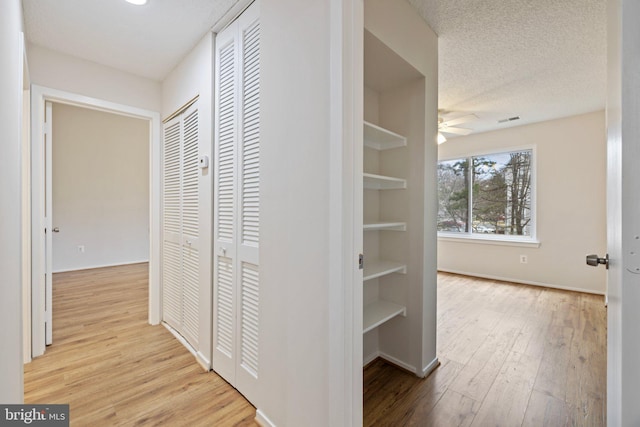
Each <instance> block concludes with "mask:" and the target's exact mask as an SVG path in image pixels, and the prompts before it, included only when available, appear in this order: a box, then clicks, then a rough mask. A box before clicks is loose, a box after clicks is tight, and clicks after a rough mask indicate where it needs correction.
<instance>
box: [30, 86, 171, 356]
mask: <svg viewBox="0 0 640 427" xmlns="http://www.w3.org/2000/svg"><path fill="white" fill-rule="evenodd" d="M31 105H32V111H31V134H32V135H33V138H32V146H31V152H32V156H31V181H32V206H31V214H32V289H31V309H32V310H31V311H32V313H31V314H32V315H31V328H30V329H31V355H32V357H37V356H39V355H42V354H43V353H44V351H45V348H46V345H47V344H50V343H51V338H52V335H51V331H52V328H51V319H52V315H51V314H52V313H51V310H52V304H51V297H52V289H51V285H52V281H51V277H52V273H53V272H54V271H69V270H79V269H86V268H92V267H100V266H107V265H117V264H125V263H132V262H136V261H137V262H140V261H147V260H148V262H149V311H148V318H149V323H151V324H158V323H159V319H160V292H159V265H158V259H159V250H160V249H159V244H158V241H159V238H158V237H159V235H160V204H159V187H160V178H159V177H160V148H159V147H160V136H159V135H160V132H159V128H160V115H159V113H157V112H153V111H148V110H142V109H138V108H135V107H130V106H126V105H121V104H115V103H111V102H108V101H104V100H99V99H95V98H89V97H84V96H80V95H76V94H71V93H67V92H63V91H58V90H55V89H48V88H43V87H39V86H33V87H32V97H31ZM47 111H48V113H49V114H47ZM56 112H58V113H60V114H61V117H62V118H64V120H63V122H65V121H66V122H67V123H66V124H64V125H62V127H60V128H59V129H58V130H61V131H62V135H61V136H63V137H64V138H66V137H69V136H70V137H71V142H69V141H66V142H65V141H62V144H61V146H62V148H63V149H62V152H61V153H59V155H58V156H57V158H56V160H55V161H54V160H53V156H52V155H51V154H52V153H53V155H54V156H55V150H54V149H52V148H51V141H52V140H53V139H54V138H55V140H56V142H54V143H53V144H56V143H57V141H58V139H57V138H56V136H54V135H53V134H52V130H55V129H52V128H53V127H56V128H58V125H57V124H56V119H55V113H56ZM79 115H81V116H79ZM48 116H49V117H53V122H47V117H48ZM74 117H75V119H74ZM109 121H111V122H113V123H111V124H110V125H109V124H107V123H108V122H109ZM116 122H117V124H114V123H116ZM52 123H53V126H52ZM131 124H134V126H133V127H134V128H136V126H137V130H136V131H135V132H137V133H138V134H139V135H138V138H142V139H146V141H148V143H147V144H144V143H143V144H142V145H143V146H144V147H137V150H134V149H133V148H132V147H131V143H130V141H129V142H128V143H127V142H126V141H125V143H123V142H122V141H120V143H115V142H111V141H109V138H107V135H110V137H111V138H113V137H114V135H113V134H111V132H110V131H109V130H108V129H109V128H110V127H120V128H123V127H124V128H127V126H129V125H131ZM65 127H66V128H65ZM74 128H75V129H76V130H77V129H82V130H83V132H84V136H82V135H79V134H76V135H75V136H73V135H66V136H65V133H69V132H70V133H73V132H74V131H73V129H74ZM70 129H71V130H70ZM132 129H133V128H132ZM120 130H122V129H120ZM130 131H131V129H130ZM126 133H127V132H124V135H126ZM47 138H48V140H49V144H47ZM105 138H106V139H105ZM119 138H120V139H122V138H123V136H122V134H121V135H120V137H119ZM89 139H91V140H92V141H88V140H89ZM116 139H118V137H117V136H116ZM109 145H111V147H109ZM116 145H117V146H119V147H118V149H117V150H116V152H114V150H113V149H114V148H115V146H116ZM47 146H49V147H50V148H49V150H48V151H49V153H47ZM109 149H111V151H109ZM127 150H129V151H127ZM135 151H137V152H136V153H135V155H134V152H135ZM141 156H146V158H147V159H148V160H147V162H146V163H145V164H144V166H140V165H136V164H131V162H132V161H133V159H134V158H140V157H141ZM56 166H57V169H59V170H58V171H57V172H56ZM125 169H126V170H127V171H126V173H125V172H124V170H125ZM105 171H109V174H107V175H104V174H103V175H100V173H104V172H105ZM53 174H58V175H60V176H59V177H58V178H59V179H61V180H62V182H66V183H67V184H66V185H65V186H64V187H63V188H65V189H63V190H60V189H58V191H57V192H54V187H53V185H52V183H53V181H54V179H53ZM144 174H146V178H145V177H142V176H141V175H144ZM133 181H136V182H137V184H136V185H132V184H131V182H133ZM140 182H144V184H140ZM141 186H142V187H145V186H146V189H145V190H144V191H143V194H144V197H146V198H147V202H146V203H145V202H144V201H140V200H139V197H140V195H141V193H140V191H141V190H140V189H141ZM130 187H136V188H133V189H132V188H130ZM60 191H62V192H60ZM56 193H59V194H56ZM56 196H57V197H56ZM55 198H58V199H59V200H58V201H59V202H61V204H60V205H58V206H57V208H54V207H53V204H52V201H53V199H55ZM136 198H138V200H135V201H134V199H136ZM47 206H48V208H47ZM58 208H59V209H60V210H59V212H58V215H59V216H60V215H61V218H60V219H61V220H62V221H63V222H64V223H65V224H66V225H64V224H62V223H61V224H54V221H56V219H55V217H54V215H56V211H57V210H58ZM143 216H146V218H142V217H143ZM134 217H135V219H134ZM52 220H53V221H52ZM140 224H144V225H142V227H143V228H144V227H146V230H139V229H138V230H136V227H138V228H140ZM56 229H57V230H56ZM141 235H144V236H145V239H142V240H145V242H144V243H142V244H141V243H140V240H141V238H140V236H141ZM63 236H64V237H63ZM101 237H102V239H105V238H106V239H108V240H109V242H108V244H104V242H102V243H100V239H101ZM58 238H60V239H59V240H58ZM56 240H58V241H57V242H56V243H55V246H56V250H55V252H58V255H59V256H58V255H57V256H56V257H57V259H56V258H54V257H52V255H53V253H54V241H56ZM134 242H135V243H134ZM143 246H146V248H145V247H143ZM142 253H146V254H147V256H146V257H144V256H141V254H142Z"/></svg>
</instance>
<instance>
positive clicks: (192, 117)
mask: <svg viewBox="0 0 640 427" xmlns="http://www.w3.org/2000/svg"><path fill="white" fill-rule="evenodd" d="M181 117H182V129H183V131H182V133H183V140H182V147H183V149H182V242H181V243H182V265H183V268H182V296H183V299H182V331H181V332H182V334H183V335H184V337H185V338H186V339H187V341H188V342H189V343H190V344H191V345H192V346H193V347H194V348H195V349H197V348H198V329H199V289H200V285H199V284H200V257H199V255H200V250H199V239H198V236H199V230H200V219H199V208H200V203H199V198H200V192H199V179H200V167H199V164H198V158H199V151H198V150H199V146H200V135H199V127H198V103H197V102H196V103H195V104H193V105H192V106H190V107H189V108H188V109H187V110H186V111H185V112H184V113H183V114H182V115H181Z"/></svg>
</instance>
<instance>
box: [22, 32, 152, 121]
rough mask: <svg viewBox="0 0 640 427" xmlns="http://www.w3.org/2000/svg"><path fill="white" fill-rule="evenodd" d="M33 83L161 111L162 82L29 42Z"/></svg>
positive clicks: (30, 70)
mask: <svg viewBox="0 0 640 427" xmlns="http://www.w3.org/2000/svg"><path fill="white" fill-rule="evenodd" d="M28 57H29V72H30V74H31V83H33V84H36V85H39V86H44V87H47V88H52V89H58V90H63V91H66V92H71V93H75V94H79V95H84V96H89V97H92V98H97V99H101V100H105V101H111V102H116V103H119V104H124V105H128V106H131V107H138V108H143V109H146V110H151V111H160V105H161V91H160V83H159V82H156V81H153V80H150V79H147V78H144V77H139V76H136V75H133V74H130V73H126V72H124V71H120V70H116V69H114V68H110V67H107V66H104V65H101V64H98V63H95V62H91V61H87V60H85V59H80V58H77V57H74V56H70V55H66V54H63V53H59V52H56V51H52V50H50V49H47V48H44V47H42V46H38V45H34V44H29V46H28Z"/></svg>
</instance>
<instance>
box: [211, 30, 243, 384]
mask: <svg viewBox="0 0 640 427" xmlns="http://www.w3.org/2000/svg"><path fill="white" fill-rule="evenodd" d="M232 28H233V24H232V26H231V27H228V28H227V29H226V30H224V31H222V32H221V33H220V34H218V35H217V36H216V52H215V70H216V78H215V93H216V105H215V115H216V120H215V138H214V161H215V168H214V169H215V181H214V182H215V184H214V255H213V256H214V271H213V296H214V303H213V360H212V362H213V363H212V364H213V369H214V370H215V371H216V372H217V373H218V374H219V375H220V376H221V377H222V378H224V379H225V380H227V381H228V382H229V383H231V384H232V385H233V384H235V355H236V350H235V343H236V339H235V336H236V335H235V324H236V322H235V317H236V302H235V301H236V299H235V287H236V279H235V277H236V271H235V270H236V269H235V268H234V265H235V251H236V247H235V243H236V241H235V235H236V231H235V229H236V149H237V147H236V145H237V140H238V138H237V134H238V127H237V96H238V90H237V80H238V79H237V75H238V60H237V43H236V40H235V37H234V33H233V31H232Z"/></svg>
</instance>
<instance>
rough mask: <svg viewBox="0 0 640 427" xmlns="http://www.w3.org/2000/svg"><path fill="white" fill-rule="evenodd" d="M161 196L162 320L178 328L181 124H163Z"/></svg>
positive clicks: (179, 324)
mask: <svg viewBox="0 0 640 427" xmlns="http://www.w3.org/2000/svg"><path fill="white" fill-rule="evenodd" d="M163 139H164V142H163V153H162V154H163V166H164V167H163V182H162V185H163V194H162V196H163V197H162V217H163V226H162V320H164V321H165V322H166V323H167V324H169V325H170V326H171V327H172V328H174V329H176V330H178V329H180V328H181V327H182V249H181V247H182V240H181V239H182V209H181V204H182V203H181V198H182V196H181V192H182V190H181V187H182V160H181V159H182V155H181V150H182V147H181V145H182V122H181V120H180V117H176V118H174V119H173V120H171V121H169V122H167V123H165V125H164V138H163Z"/></svg>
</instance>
